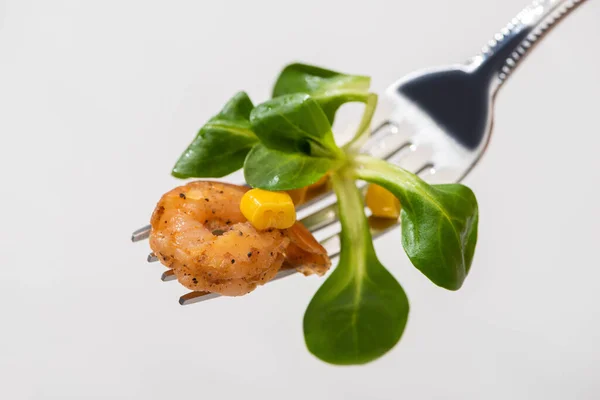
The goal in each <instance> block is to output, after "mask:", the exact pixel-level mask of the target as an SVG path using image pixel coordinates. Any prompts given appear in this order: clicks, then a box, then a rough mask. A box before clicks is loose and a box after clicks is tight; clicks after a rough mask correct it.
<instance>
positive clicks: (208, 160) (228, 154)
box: [172, 92, 258, 178]
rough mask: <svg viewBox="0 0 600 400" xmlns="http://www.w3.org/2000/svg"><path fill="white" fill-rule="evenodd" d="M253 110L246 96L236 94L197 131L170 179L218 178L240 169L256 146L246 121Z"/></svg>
mask: <svg viewBox="0 0 600 400" xmlns="http://www.w3.org/2000/svg"><path fill="white" fill-rule="evenodd" d="M253 108H254V106H253V105H252V101H251V100H250V98H249V97H248V95H247V94H246V93H244V92H239V93H237V94H236V95H235V96H234V97H233V98H232V99H231V100H229V102H228V103H227V104H226V105H225V107H223V110H221V112H220V113H219V114H217V115H216V116H214V117H213V118H211V119H210V120H209V121H208V122H207V123H206V124H205V125H204V126H203V127H202V128H201V129H200V131H199V132H198V135H197V136H196V138H195V139H194V141H193V142H192V143H191V144H190V145H189V146H188V148H187V149H186V150H185V152H184V153H183V154H182V155H181V157H180V158H179V160H178V161H177V163H176V164H175V167H174V168H173V171H172V175H173V176H175V177H177V178H192V177H193V178H217V177H222V176H225V175H228V174H230V173H232V172H235V171H237V170H238V169H240V168H241V167H242V166H243V165H244V160H245V158H246V155H247V154H248V152H249V151H250V149H251V148H252V146H254V145H255V144H256V143H258V138H257V137H256V135H255V134H254V133H253V132H252V128H251V126H250V121H249V118H250V112H251V111H252V109H253Z"/></svg>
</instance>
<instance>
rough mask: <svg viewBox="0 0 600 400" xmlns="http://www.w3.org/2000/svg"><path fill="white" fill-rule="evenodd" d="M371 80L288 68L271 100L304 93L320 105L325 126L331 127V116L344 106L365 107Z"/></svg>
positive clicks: (301, 67) (307, 67)
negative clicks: (346, 104)
mask: <svg viewBox="0 0 600 400" xmlns="http://www.w3.org/2000/svg"><path fill="white" fill-rule="evenodd" d="M370 85H371V78H369V77H368V76H359V75H346V74H342V73H340V72H336V71H331V70H328V69H324V68H319V67H315V66H312V65H306V64H291V65H288V66H287V67H285V68H284V70H283V71H282V72H281V74H280V75H279V78H278V79H277V82H276V83H275V87H274V88H273V97H278V96H282V95H285V94H290V93H308V94H310V95H311V96H312V97H314V98H315V100H316V101H317V102H318V103H319V104H320V105H321V107H322V108H323V110H324V111H325V114H326V115H327V118H328V119H329V123H330V124H333V121H334V119H335V113H336V111H337V110H338V108H340V106H341V105H342V104H344V103H347V102H351V101H359V102H363V103H366V102H367V98H368V92H369V86H370Z"/></svg>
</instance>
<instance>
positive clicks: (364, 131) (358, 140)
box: [343, 93, 377, 153]
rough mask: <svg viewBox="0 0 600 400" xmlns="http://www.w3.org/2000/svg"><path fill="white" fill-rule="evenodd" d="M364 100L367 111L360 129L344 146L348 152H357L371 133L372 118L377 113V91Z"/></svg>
mask: <svg viewBox="0 0 600 400" xmlns="http://www.w3.org/2000/svg"><path fill="white" fill-rule="evenodd" d="M363 102H364V103H365V111H364V113H363V116H362V119H361V121H360V124H359V125H358V129H357V130H356V133H355V134H354V137H353V138H352V140H350V141H349V142H348V143H346V144H345V145H344V146H343V149H344V150H345V151H346V152H348V153H354V152H357V151H358V149H360V148H361V147H362V145H363V144H365V141H366V140H367V139H368V138H369V135H370V134H371V131H370V129H369V128H370V126H371V120H372V119H373V115H374V114H375V109H376V108H377V95H376V94H375V93H369V94H367V95H366V97H365V98H364V100H363Z"/></svg>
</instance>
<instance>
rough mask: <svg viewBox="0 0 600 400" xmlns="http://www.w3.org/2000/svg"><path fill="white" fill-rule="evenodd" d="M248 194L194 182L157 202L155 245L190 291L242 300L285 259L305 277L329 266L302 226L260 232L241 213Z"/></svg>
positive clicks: (152, 242)
mask: <svg viewBox="0 0 600 400" xmlns="http://www.w3.org/2000/svg"><path fill="white" fill-rule="evenodd" d="M247 190H248V189H247V188H245V187H242V186H236V185H231V184H226V183H221V182H211V181H198V182H191V183H188V184H187V185H185V186H181V187H178V188H175V189H173V190H171V191H170V192H168V193H166V194H165V195H163V197H162V198H161V200H160V201H159V203H158V204H157V206H156V209H155V210H154V213H153V215H152V219H151V225H152V232H151V234H150V247H151V248H152V250H153V251H154V253H155V254H156V255H157V256H158V258H159V260H160V261H161V262H162V263H163V264H164V265H166V266H167V267H169V268H172V269H173V272H174V273H175V276H176V277H177V279H178V280H179V282H180V283H181V284H183V285H184V286H185V287H187V288H189V289H191V290H196V291H208V292H217V293H220V294H223V295H227V296H240V295H243V294H246V293H248V292H251V291H252V290H254V289H255V288H256V287H257V286H258V285H262V284H264V283H266V282H268V281H269V280H271V279H272V278H274V277H275V275H276V274H277V272H278V271H279V269H280V268H281V266H282V264H283V263H284V261H285V262H286V265H289V266H291V267H294V268H297V269H298V270H299V271H301V272H303V273H305V274H310V273H318V274H320V275H322V274H323V273H324V272H325V271H327V269H328V268H329V266H330V261H329V258H328V257H327V254H326V251H325V249H324V248H323V247H322V246H321V245H320V244H319V243H318V242H317V241H316V240H315V239H314V237H313V236H312V234H311V233H310V232H309V231H308V230H307V229H306V228H305V227H304V226H303V225H302V224H300V223H299V222H297V223H296V224H295V225H294V226H293V227H292V228H290V229H285V230H279V229H269V230H265V231H258V230H256V229H255V228H254V226H252V224H250V223H249V222H248V221H247V220H246V218H245V217H244V215H243V214H242V212H241V211H240V202H241V199H242V196H243V195H244V193H245V192H246V191H247ZM288 252H289V257H288V258H287V259H286V256H287V255H288Z"/></svg>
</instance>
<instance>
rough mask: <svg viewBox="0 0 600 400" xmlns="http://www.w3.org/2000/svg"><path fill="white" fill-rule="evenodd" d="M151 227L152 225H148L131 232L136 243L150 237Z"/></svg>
mask: <svg viewBox="0 0 600 400" xmlns="http://www.w3.org/2000/svg"><path fill="white" fill-rule="evenodd" d="M151 229H152V227H151V226H150V225H146V226H144V227H142V228H140V229H138V230H137V231H135V232H133V233H132V234H131V241H132V242H134V243H135V242H139V241H140V240H144V239H148V238H149V237H150V230H151Z"/></svg>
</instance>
